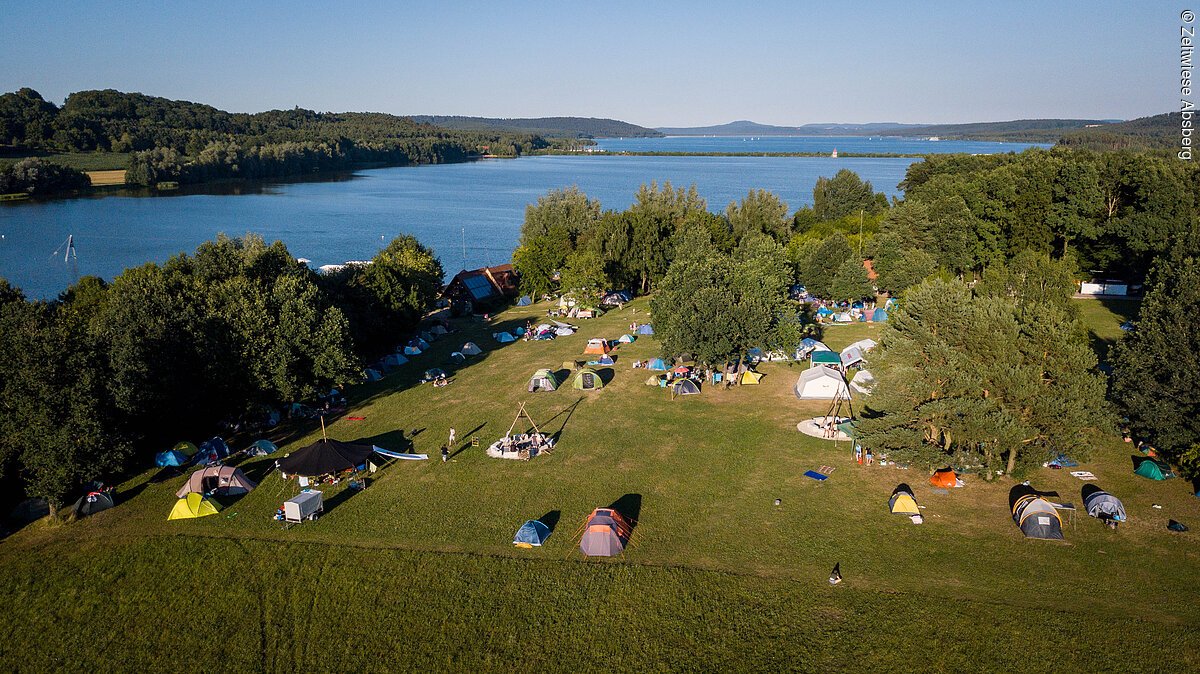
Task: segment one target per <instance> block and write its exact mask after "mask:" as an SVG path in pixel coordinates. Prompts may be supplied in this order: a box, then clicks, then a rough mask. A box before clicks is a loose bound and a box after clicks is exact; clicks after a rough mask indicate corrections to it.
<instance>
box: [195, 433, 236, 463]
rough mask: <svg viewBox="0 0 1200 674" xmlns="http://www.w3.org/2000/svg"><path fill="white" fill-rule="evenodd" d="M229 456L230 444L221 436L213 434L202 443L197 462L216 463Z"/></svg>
mask: <svg viewBox="0 0 1200 674" xmlns="http://www.w3.org/2000/svg"><path fill="white" fill-rule="evenodd" d="M227 456H229V445H227V444H225V441H224V440H222V439H221V438H220V437H217V436H213V437H211V438H209V439H207V440H205V441H204V442H202V443H200V451H199V452H198V453H197V454H196V463H215V462H217V461H220V460H221V459H224V458H225V457H227Z"/></svg>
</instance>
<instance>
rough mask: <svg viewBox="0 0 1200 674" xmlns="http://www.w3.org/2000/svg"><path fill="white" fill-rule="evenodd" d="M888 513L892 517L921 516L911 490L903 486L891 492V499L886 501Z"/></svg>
mask: <svg viewBox="0 0 1200 674" xmlns="http://www.w3.org/2000/svg"><path fill="white" fill-rule="evenodd" d="M888 511H889V512H891V513H892V514H893V515H920V514H921V509H920V508H918V507H917V499H916V498H914V497H913V495H912V490H910V489H909V488H908V485H905V484H902V485H900V486H898V487H896V490H895V491H893V492H892V498H891V500H890V501H888Z"/></svg>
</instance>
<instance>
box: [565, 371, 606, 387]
mask: <svg viewBox="0 0 1200 674" xmlns="http://www.w3.org/2000/svg"><path fill="white" fill-rule="evenodd" d="M572 386H574V387H575V388H577V389H579V390H581V391H596V390H598V389H602V388H604V380H603V379H601V378H600V373H598V372H596V371H595V370H593V369H592V368H590V367H585V368H582V369H580V370H579V372H578V373H577V374H576V375H575V381H574V383H573V384H572Z"/></svg>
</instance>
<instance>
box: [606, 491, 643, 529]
mask: <svg viewBox="0 0 1200 674" xmlns="http://www.w3.org/2000/svg"><path fill="white" fill-rule="evenodd" d="M608 507H609V508H612V509H613V510H615V511H617V512H618V513H620V514H621V517H624V518H625V521H627V522H629V529H630V531H631V532H632V531H633V529H634V527H636V526H637V523H638V518H639V517H641V515H642V495H641V494H625V495H624V496H622V497H621V498H619V499H617V500H615V501H613V502H612V503H610V504H609V505H608Z"/></svg>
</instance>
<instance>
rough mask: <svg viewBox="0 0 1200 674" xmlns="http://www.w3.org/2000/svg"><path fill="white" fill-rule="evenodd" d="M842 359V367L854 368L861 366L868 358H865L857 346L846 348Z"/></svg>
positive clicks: (843, 350)
mask: <svg viewBox="0 0 1200 674" xmlns="http://www.w3.org/2000/svg"><path fill="white" fill-rule="evenodd" d="M840 358H841V361H842V367H854V366H855V365H859V364H861V363H862V362H863V361H865V360H866V357H865V356H863V352H862V349H860V348H858V347H857V346H847V347H846V348H844V349H842V353H841V356H840Z"/></svg>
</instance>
